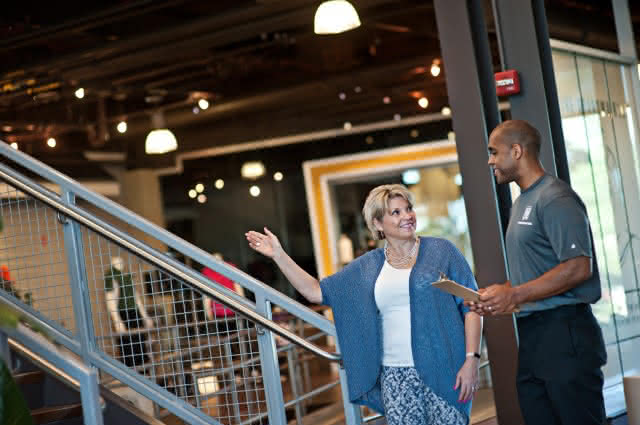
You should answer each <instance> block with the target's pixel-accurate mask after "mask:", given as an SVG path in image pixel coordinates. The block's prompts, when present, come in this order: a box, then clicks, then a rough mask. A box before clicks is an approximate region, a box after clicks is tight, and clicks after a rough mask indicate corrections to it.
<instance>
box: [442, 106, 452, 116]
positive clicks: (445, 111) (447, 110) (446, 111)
mask: <svg viewBox="0 0 640 425" xmlns="http://www.w3.org/2000/svg"><path fill="white" fill-rule="evenodd" d="M440 112H441V113H442V115H444V116H445V117H448V116H450V115H451V108H449V107H448V106H443V107H442V110H441V111H440Z"/></svg>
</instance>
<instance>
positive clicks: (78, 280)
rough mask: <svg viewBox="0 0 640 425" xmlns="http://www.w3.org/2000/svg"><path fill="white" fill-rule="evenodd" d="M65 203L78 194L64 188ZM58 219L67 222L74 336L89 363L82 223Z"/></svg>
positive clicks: (90, 345) (89, 322) (91, 335)
mask: <svg viewBox="0 0 640 425" xmlns="http://www.w3.org/2000/svg"><path fill="white" fill-rule="evenodd" d="M62 198H63V200H64V202H65V203H66V204H69V205H73V204H75V195H74V194H73V193H71V192H69V191H68V190H66V189H65V190H64V192H63V196H62ZM59 219H60V220H61V221H62V223H63V224H64V249H65V252H66V255H67V265H68V268H69V279H70V282H71V297H72V299H73V313H74V316H75V336H76V337H77V338H79V339H80V348H81V350H82V357H83V359H84V360H85V364H86V365H87V366H89V365H91V362H90V358H91V357H90V356H89V353H90V352H91V351H93V350H94V348H95V347H94V346H95V340H96V339H95V333H94V329H93V318H92V316H91V309H90V305H91V301H90V298H89V285H88V283H87V270H86V267H85V263H84V248H83V243H82V231H81V228H80V224H79V223H77V222H75V221H73V220H71V219H69V218H66V217H64V216H62V215H60V216H59Z"/></svg>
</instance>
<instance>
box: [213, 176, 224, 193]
mask: <svg viewBox="0 0 640 425" xmlns="http://www.w3.org/2000/svg"><path fill="white" fill-rule="evenodd" d="M213 185H214V186H215V187H216V189H218V190H220V189H222V188H223V187H224V180H222V179H218V180H216V182H215V183H214V184H213Z"/></svg>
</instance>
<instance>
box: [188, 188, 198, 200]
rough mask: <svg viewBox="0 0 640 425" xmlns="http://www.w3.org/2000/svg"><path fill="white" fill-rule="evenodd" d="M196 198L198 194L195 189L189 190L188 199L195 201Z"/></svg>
mask: <svg viewBox="0 0 640 425" xmlns="http://www.w3.org/2000/svg"><path fill="white" fill-rule="evenodd" d="M196 196H198V192H196V190H195V189H191V190H189V198H191V199H195V197H196Z"/></svg>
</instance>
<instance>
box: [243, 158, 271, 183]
mask: <svg viewBox="0 0 640 425" xmlns="http://www.w3.org/2000/svg"><path fill="white" fill-rule="evenodd" d="M265 172H266V168H265V167H264V164H263V163H262V162H260V161H249V162H245V163H244V164H242V168H241V169H240V175H241V176H242V177H244V178H245V179H250V180H255V179H257V178H259V177H262V176H264V173H265Z"/></svg>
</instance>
